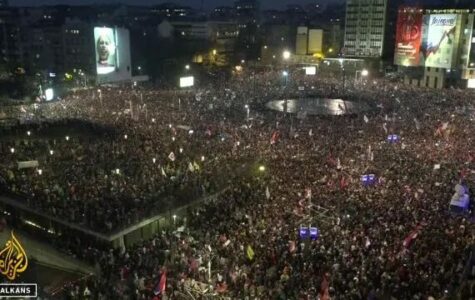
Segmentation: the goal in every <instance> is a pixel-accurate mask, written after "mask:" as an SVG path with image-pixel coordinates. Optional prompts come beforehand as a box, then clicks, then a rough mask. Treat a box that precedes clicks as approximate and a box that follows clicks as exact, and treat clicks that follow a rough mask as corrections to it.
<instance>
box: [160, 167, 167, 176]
mask: <svg viewBox="0 0 475 300" xmlns="http://www.w3.org/2000/svg"><path fill="white" fill-rule="evenodd" d="M160 171H161V172H162V175H163V177H167V173H165V170H164V169H163V167H160Z"/></svg>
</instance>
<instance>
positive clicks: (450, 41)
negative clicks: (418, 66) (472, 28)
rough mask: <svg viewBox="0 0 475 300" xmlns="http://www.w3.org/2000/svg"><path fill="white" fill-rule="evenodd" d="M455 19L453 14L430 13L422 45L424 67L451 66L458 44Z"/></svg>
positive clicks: (455, 16) (447, 67)
mask: <svg viewBox="0 0 475 300" xmlns="http://www.w3.org/2000/svg"><path fill="white" fill-rule="evenodd" d="M457 21H458V16H457V15H455V14H437V15H430V17H429V22H428V24H427V25H426V26H428V29H427V37H424V43H425V44H424V45H423V48H424V52H425V53H424V57H425V62H424V65H425V66H426V67H435V68H446V69H450V68H452V64H453V56H454V53H455V50H456V49H457V45H458V37H457Z"/></svg>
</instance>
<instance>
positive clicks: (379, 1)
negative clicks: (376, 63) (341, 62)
mask: <svg viewBox="0 0 475 300" xmlns="http://www.w3.org/2000/svg"><path fill="white" fill-rule="evenodd" d="M387 7H388V0H347V5H346V23H345V40H344V49H343V54H344V55H345V56H348V57H362V58H365V57H367V58H381V57H382V55H383V47H384V38H385V30H386V16H387Z"/></svg>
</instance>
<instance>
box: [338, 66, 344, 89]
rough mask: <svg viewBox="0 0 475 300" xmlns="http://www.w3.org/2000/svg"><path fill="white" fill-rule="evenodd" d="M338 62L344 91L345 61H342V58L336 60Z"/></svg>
mask: <svg viewBox="0 0 475 300" xmlns="http://www.w3.org/2000/svg"><path fill="white" fill-rule="evenodd" d="M338 61H339V62H340V68H341V73H342V77H343V89H345V87H346V84H345V83H346V82H345V81H346V78H345V75H346V74H345V66H344V62H345V61H344V59H343V58H340V59H338Z"/></svg>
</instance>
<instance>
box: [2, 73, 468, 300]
mask: <svg viewBox="0 0 475 300" xmlns="http://www.w3.org/2000/svg"><path fill="white" fill-rule="evenodd" d="M300 95H312V96H315V97H341V98H344V99H347V100H354V101H365V102H366V103H367V104H369V105H370V106H371V107H373V108H374V109H373V110H372V111H369V112H367V113H365V114H364V115H357V116H355V115H348V116H299V117H298V118H297V117H296V116H291V115H287V114H282V113H277V112H272V111H267V110H266V109H265V107H264V104H265V103H266V102H267V101H269V100H273V99H282V98H283V97H297V96H300ZM245 105H248V106H247V107H249V109H250V112H249V113H248V112H247V111H246V108H245V107H246V106H245ZM473 105H474V103H473V93H471V92H469V91H462V90H454V89H447V90H437V91H435V90H430V89H423V88H416V87H409V86H402V85H398V84H395V83H389V82H385V81H384V80H377V81H374V82H373V81H368V82H365V83H357V84H350V83H348V82H347V83H346V84H345V86H343V84H342V81H341V80H340V79H339V78H332V77H326V78H321V77H320V76H305V75H304V74H303V72H302V70H297V69H296V70H294V71H293V72H291V74H290V75H289V80H288V82H286V84H283V80H282V75H281V71H278V70H276V71H272V70H265V71H254V72H249V73H243V74H240V75H235V76H234V77H233V78H232V79H231V80H229V81H224V80H215V82H211V83H209V84H206V85H204V84H203V85H202V86H201V87H200V88H198V89H196V90H193V91H186V92H183V91H174V90H167V91H163V90H156V89H137V88H135V89H131V88H125V87H116V88H108V89H106V88H102V89H101V91H98V90H88V91H82V92H77V93H75V94H73V95H70V96H68V97H67V98H65V99H63V100H61V101H58V102H54V103H48V104H42V105H39V106H36V107H34V106H32V107H17V108H14V109H12V111H9V112H8V113H9V114H11V115H17V116H20V118H22V119H23V120H25V119H30V120H32V121H35V122H37V123H39V124H41V126H42V127H43V129H42V130H40V129H38V130H36V131H34V130H31V132H30V135H28V133H27V132H25V127H13V128H11V129H9V131H10V133H11V136H12V138H11V139H7V140H6V141H5V142H4V141H2V144H1V146H0V174H1V176H2V177H3V178H4V181H5V182H4V185H5V186H6V187H7V189H8V190H9V191H10V192H15V193H21V194H23V195H24V200H18V201H23V203H26V204H27V205H28V206H30V207H32V208H34V209H36V210H38V211H40V212H43V213H45V214H48V215H51V216H56V217H59V218H63V219H66V220H67V221H69V222H71V223H75V224H79V225H81V226H84V227H88V228H91V229H94V230H97V231H105V232H111V231H114V230H116V229H118V228H122V227H123V226H127V225H130V224H133V223H136V222H137V221H138V220H140V219H141V218H143V217H146V216H149V215H150V214H156V213H159V212H163V211H164V210H163V208H164V207H165V208H166V209H171V208H172V207H174V206H179V205H182V204H184V203H187V202H189V201H190V200H192V199H196V198H197V197H200V196H202V195H206V194H212V193H215V192H217V191H219V190H220V189H222V188H225V187H227V190H226V191H225V192H224V193H222V194H220V196H219V197H218V198H217V199H214V200H212V201H209V202H207V203H206V204H204V205H202V206H201V207H199V208H198V209H194V210H193V211H190V212H189V214H190V215H189V216H188V217H187V218H186V222H183V224H182V225H184V230H180V231H172V232H170V231H163V232H161V233H160V234H158V235H156V236H155V237H154V238H152V239H151V240H148V241H143V242H141V243H140V244H138V245H136V246H134V247H132V248H128V249H109V250H108V249H101V250H99V249H96V250H93V251H91V249H90V247H89V248H88V249H89V250H88V251H89V254H88V255H89V256H90V257H91V258H94V260H95V263H96V264H97V266H98V268H97V269H98V272H97V273H98V274H96V276H94V277H91V278H89V279H88V280H87V281H84V282H80V283H76V284H74V285H71V286H70V287H68V288H67V289H66V291H65V292H64V297H65V298H68V299H83V298H89V299H158V298H159V297H160V298H161V299H187V298H186V297H187V295H190V294H195V295H197V294H200V295H201V296H200V297H201V298H200V299H205V297H206V295H207V296H209V297H212V296H211V295H215V296H213V297H223V298H226V297H228V298H231V299H330V298H331V299H391V298H393V299H442V298H446V299H452V298H454V297H455V295H460V294H461V293H462V299H469V297H471V296H473V293H472V291H471V288H470V287H469V286H464V285H462V288H461V284H462V283H463V278H462V277H464V276H463V275H464V274H465V273H467V272H466V270H465V266H466V262H467V260H468V257H469V254H470V251H471V247H472V245H473V243H474V238H475V236H474V235H473V232H472V219H471V216H470V215H468V214H467V215H455V214H451V213H450V212H449V202H450V198H451V196H452V194H453V188H454V185H455V183H457V182H460V181H464V182H465V183H467V184H468V185H469V186H470V182H471V181H472V180H473V179H474V178H473V174H474V173H475V168H474V165H473V164H474V162H473V153H472V150H471V145H472V140H473V137H472V135H471V133H472V132H473V130H474V129H475V128H474V127H475V124H474V123H473V121H474V119H473V112H474V111H475V110H474V106H473ZM67 120H81V122H87V123H88V124H92V125H88V126H93V127H94V128H93V129H91V128H90V127H88V130H90V131H94V132H96V134H94V135H93V134H84V132H81V133H76V134H70V136H69V135H68V139H66V136H65V135H64V134H62V135H60V134H58V136H54V135H44V134H43V132H45V131H46V132H48V131H49V129H50V128H51V127H54V126H57V125H58V122H59V123H65V122H70V121H67ZM63 125H64V124H63ZM45 126H46V127H47V128H46V129H45V128H44V127H45ZM18 128H21V129H18ZM27 131H30V130H28V129H27ZM40 133H41V134H40ZM35 134H36V135H37V138H35ZM68 134H69V133H68ZM389 134H396V135H398V136H399V137H400V140H399V141H398V142H396V143H389V142H388V141H387V136H388V135H389ZM18 135H22V136H23V137H24V139H25V141H23V140H21V141H19V139H18V138H14V137H15V136H18ZM26 136H28V138H26ZM12 149H14V150H12ZM172 153H173V154H172ZM33 160H36V161H38V163H39V166H38V167H36V168H25V169H20V170H19V169H18V166H17V161H33ZM243 163H247V164H249V165H254V164H256V163H257V164H258V165H260V166H263V167H264V168H262V169H261V172H255V173H252V172H251V173H252V174H248V173H246V174H236V172H233V171H234V170H236V168H237V166H239V165H242V164H243ZM472 168H473V171H472ZM40 169H41V172H39V170H40ZM40 173H41V174H40ZM364 174H375V176H376V178H377V180H376V182H375V184H374V185H371V186H367V185H363V184H362V183H361V176H362V175H364ZM231 175H233V176H231ZM166 209H165V210H166ZM309 225H311V226H315V227H317V228H318V230H319V236H318V238H317V239H316V240H310V239H302V238H301V237H300V236H299V228H300V227H302V226H309ZM78 251H81V250H80V249H78ZM81 257H83V256H81ZM468 273H470V272H468ZM164 278H166V279H167V280H166V282H165V280H164ZM461 289H462V291H461ZM197 298H199V297H197Z"/></svg>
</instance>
